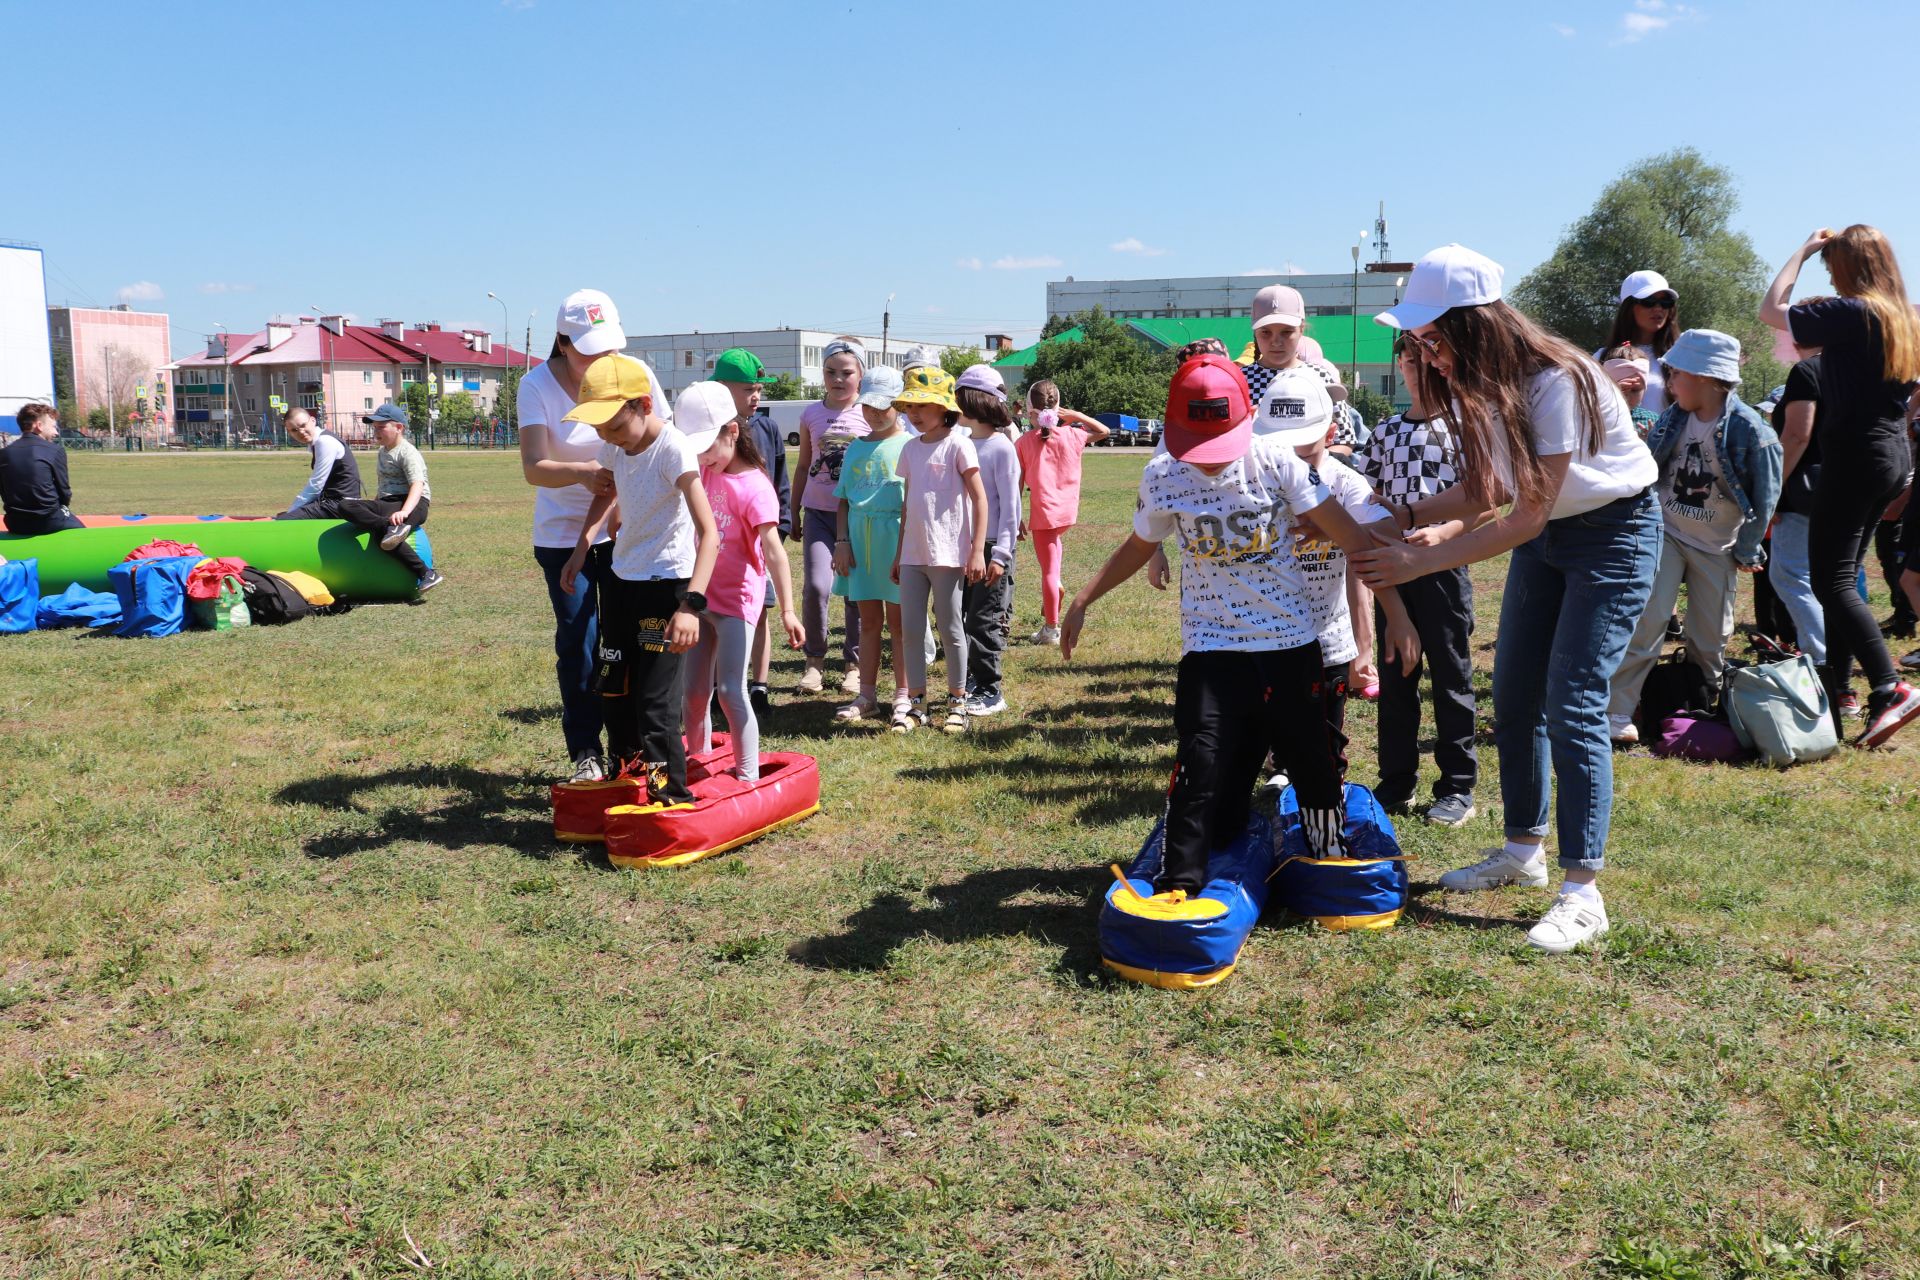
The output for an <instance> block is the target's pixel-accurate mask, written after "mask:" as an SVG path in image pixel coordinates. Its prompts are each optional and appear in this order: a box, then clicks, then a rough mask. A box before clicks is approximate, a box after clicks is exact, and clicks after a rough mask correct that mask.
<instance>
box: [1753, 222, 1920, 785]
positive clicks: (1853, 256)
mask: <svg viewBox="0 0 1920 1280" xmlns="http://www.w3.org/2000/svg"><path fill="white" fill-rule="evenodd" d="M1815 254H1819V255H1820V256H1821V257H1822V258H1823V259H1825V261H1826V266H1827V275H1828V276H1830V277H1831V278H1832V280H1833V290H1834V292H1835V293H1837V294H1839V295H1840V296H1839V297H1837V298H1827V299H1823V300H1820V301H1811V302H1801V303H1795V304H1792V305H1789V303H1788V299H1790V298H1792V297H1793V286H1794V285H1795V284H1796V283H1797V282H1798V281H1799V279H1800V267H1801V264H1803V263H1805V262H1806V260H1807V259H1809V258H1811V257H1813V256H1814V255H1815ZM1760 319H1761V321H1762V322H1763V323H1765V324H1768V325H1771V326H1772V327H1773V328H1775V329H1784V330H1786V331H1787V332H1788V334H1789V335H1791V337H1792V338H1793V341H1794V344H1795V345H1796V346H1801V347H1819V348H1820V415H1819V417H1818V418H1817V419H1816V420H1815V424H1814V430H1815V433H1816V435H1817V437H1818V440H1819V445H1820V478H1819V480H1818V481H1817V482H1816V487H1815V489H1814V494H1813V511H1812V518H1811V522H1810V524H1809V526H1808V529H1807V554H1808V558H1809V559H1810V560H1811V561H1812V573H1813V596H1814V599H1815V600H1817V601H1819V603H1820V607H1821V609H1822V611H1823V612H1824V613H1825V615H1826V623H1827V667H1826V679H1827V700H1828V702H1829V703H1830V704H1831V706H1832V709H1833V715H1834V726H1835V729H1836V730H1838V728H1839V725H1840V695H1841V694H1842V693H1843V692H1845V689H1846V678H1847V670H1848V667H1849V666H1850V665H1851V664H1852V663H1854V662H1858V663H1859V664H1860V669H1861V670H1862V671H1863V672H1865V673H1866V677H1867V683H1868V685H1870V686H1871V688H1872V692H1871V693H1870V694H1869V695H1868V697H1867V713H1866V727H1865V728H1863V729H1862V730H1861V733H1860V737H1859V738H1858V739H1856V740H1855V745H1857V746H1862V747H1877V746H1879V745H1880V744H1881V743H1883V742H1885V741H1886V740H1887V739H1888V738H1891V737H1892V736H1893V735H1894V734H1895V733H1897V732H1898V731H1899V730H1900V729H1901V727H1902V726H1904V725H1906V724H1908V723H1910V722H1911V721H1912V720H1913V719H1914V718H1915V717H1916V716H1920V693H1916V692H1915V691H1914V689H1913V687H1912V686H1911V685H1909V684H1907V683H1906V682H1905V681H1903V680H1901V679H1900V678H1899V675H1898V673H1897V672H1896V670H1895V669H1894V665H1893V656H1892V654H1890V653H1889V652H1888V651H1887V642H1886V640H1885V639H1884V638H1883V637H1882V636H1881V634H1880V628H1879V625H1878V624H1877V623H1875V622H1874V619H1873V613H1872V611H1871V610H1869V609H1868V608H1867V602H1866V601H1865V600H1863V599H1861V598H1860V593H1859V591H1858V590H1856V589H1855V583H1856V582H1857V581H1858V579H1859V574H1860V562H1861V557H1862V556H1863V555H1864V554H1865V552H1866V546H1867V541H1868V539H1869V538H1870V537H1871V536H1872V534H1873V527H1874V525H1875V524H1877V523H1878V522H1879V520H1880V517H1881V514H1882V513H1883V512H1884V511H1885V510H1886V509H1887V504H1888V503H1890V502H1892V501H1893V500H1894V499H1895V498H1897V497H1899V496H1900V493H1901V490H1903V489H1904V488H1905V487H1906V485H1907V477H1908V476H1909V475H1910V474H1911V472H1912V470H1913V457H1912V453H1911V451H1910V449H1909V447H1908V444H1907V400H1908V398H1909V397H1910V396H1912V394H1913V390H1914V385H1915V383H1916V381H1920V317H1917V316H1916V315H1915V314H1914V309H1913V303H1912V302H1911V301H1910V300H1909V299H1908V297H1907V286H1906V282H1905V281H1904V280H1903V279H1902V278H1901V276H1900V264H1899V262H1898V261H1896V260H1895V258H1894V256H1893V246H1892V245H1891V244H1888V243H1887V238H1886V236H1884V235H1882V234H1881V233H1880V231H1879V230H1878V229H1877V228H1874V227H1869V226H1866V225H1864V224H1862V223H1855V224H1854V225H1853V226H1850V227H1848V228H1847V229H1846V230H1844V231H1841V232H1838V233H1836V232H1833V231H1829V230H1827V229H1826V228H1824V227H1823V228H1822V229H1820V230H1819V231H1816V232H1814V233H1813V234H1812V235H1810V236H1808V237H1807V242H1806V243H1805V244H1803V245H1801V246H1800V247H1799V248H1798V249H1796V250H1794V252H1793V256H1792V257H1790V258H1788V259H1787V262H1786V265H1785V266H1783V267H1781V268H1780V274H1779V275H1777V276H1775V277H1774V280H1773V284H1772V286H1771V287H1770V288H1768V290H1767V294H1766V297H1764V298H1762V299H1761V300H1760Z"/></svg>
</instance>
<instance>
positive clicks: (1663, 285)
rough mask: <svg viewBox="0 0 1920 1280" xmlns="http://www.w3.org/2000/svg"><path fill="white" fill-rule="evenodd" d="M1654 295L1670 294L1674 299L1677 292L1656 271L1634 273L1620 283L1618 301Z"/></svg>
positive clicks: (1677, 294)
mask: <svg viewBox="0 0 1920 1280" xmlns="http://www.w3.org/2000/svg"><path fill="white" fill-rule="evenodd" d="M1656 293H1671V294H1673V295H1674V296H1675V297H1678V296H1679V292H1678V291H1677V290H1676V289H1675V288H1674V287H1673V286H1672V285H1670V284H1668V283H1667V278H1666V277H1665V276H1663V275H1661V274H1660V273H1659V272H1658V271H1636V272H1634V273H1633V274H1632V275H1630V276H1628V277H1627V278H1626V279H1625V280H1622V281H1621V282H1620V301H1622V302H1625V301H1626V300H1627V299H1628V298H1651V297H1652V296H1653V295H1654V294H1656Z"/></svg>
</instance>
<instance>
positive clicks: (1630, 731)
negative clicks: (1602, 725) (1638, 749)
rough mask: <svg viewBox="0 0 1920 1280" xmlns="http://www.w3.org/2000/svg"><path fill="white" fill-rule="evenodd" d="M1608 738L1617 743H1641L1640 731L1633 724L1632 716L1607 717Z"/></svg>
mask: <svg viewBox="0 0 1920 1280" xmlns="http://www.w3.org/2000/svg"><path fill="white" fill-rule="evenodd" d="M1607 736H1608V737H1609V738H1611V739H1613V740H1614V741H1615V742H1620V743H1635V742H1638V741H1640V729H1639V727H1638V726H1637V725H1635V724H1634V723H1633V717H1632V716H1615V715H1609V716H1608V717H1607Z"/></svg>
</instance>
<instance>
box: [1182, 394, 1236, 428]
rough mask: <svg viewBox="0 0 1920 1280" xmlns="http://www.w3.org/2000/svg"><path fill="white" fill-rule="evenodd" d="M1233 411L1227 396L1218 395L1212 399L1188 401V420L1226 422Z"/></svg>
mask: <svg viewBox="0 0 1920 1280" xmlns="http://www.w3.org/2000/svg"><path fill="white" fill-rule="evenodd" d="M1232 412H1233V410H1232V409H1231V408H1230V407H1229V406H1228V404H1227V398H1226V397H1225V396H1217V397H1214V398H1213V399H1210V400H1189V401H1187V421H1188V422H1225V421H1227V420H1228V418H1229V417H1230V416H1231V414H1232Z"/></svg>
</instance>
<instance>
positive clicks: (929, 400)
mask: <svg viewBox="0 0 1920 1280" xmlns="http://www.w3.org/2000/svg"><path fill="white" fill-rule="evenodd" d="M906 384H907V389H906V390H905V391H902V392H901V393H900V394H899V395H897V396H895V397H894V398H893V407H894V408H896V409H899V408H903V407H905V406H906V405H910V404H937V405H939V406H940V407H941V408H942V409H949V410H952V411H953V412H954V413H958V412H960V402H959V401H958V400H955V399H954V398H953V375H952V374H950V373H948V372H947V371H946V370H945V369H942V368H940V367H939V366H938V365H922V366H920V367H919V368H917V369H909V370H907V376H906Z"/></svg>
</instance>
